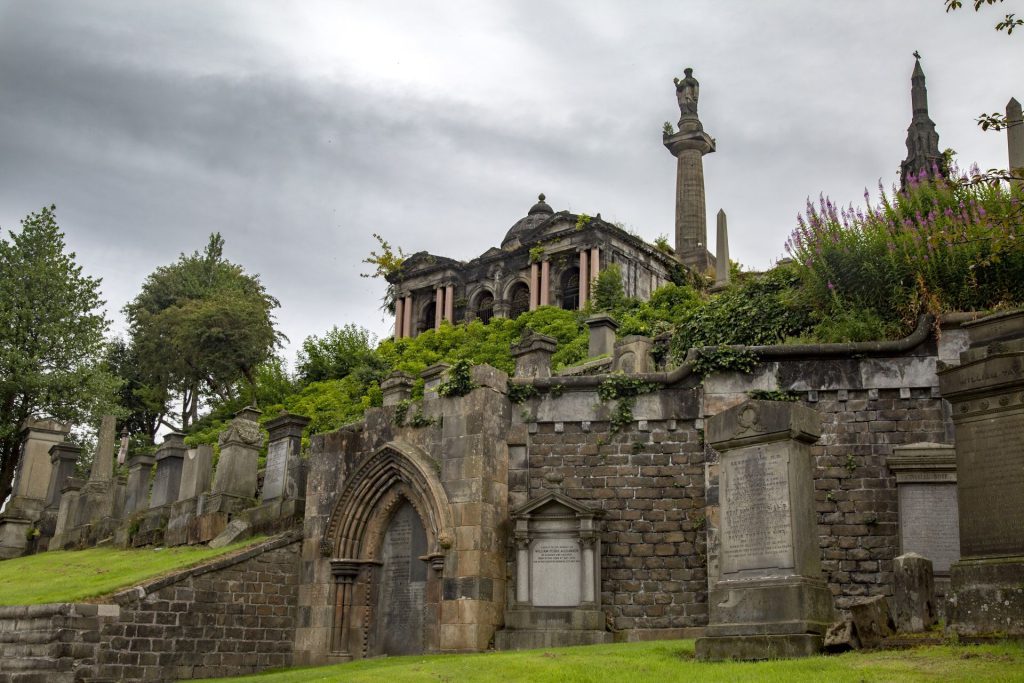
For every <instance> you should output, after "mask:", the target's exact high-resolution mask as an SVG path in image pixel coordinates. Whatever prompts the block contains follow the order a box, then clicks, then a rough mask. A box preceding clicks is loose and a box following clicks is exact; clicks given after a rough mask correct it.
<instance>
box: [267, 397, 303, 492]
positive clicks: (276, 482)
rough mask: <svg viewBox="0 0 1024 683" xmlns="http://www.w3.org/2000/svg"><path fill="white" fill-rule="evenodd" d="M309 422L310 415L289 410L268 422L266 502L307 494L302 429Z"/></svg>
mask: <svg viewBox="0 0 1024 683" xmlns="http://www.w3.org/2000/svg"><path fill="white" fill-rule="evenodd" d="M308 424H309V418H307V417H303V416H301V415H292V414H289V413H282V414H281V415H279V416H278V417H276V418H274V419H273V420H270V421H269V422H267V424H266V428H267V433H268V434H269V435H270V438H269V442H270V445H269V446H268V448H267V465H266V469H265V471H264V475H263V497H262V499H263V502H267V501H271V500H278V499H281V498H290V499H292V500H294V499H296V498H305V497H306V480H305V477H304V476H302V474H303V472H304V471H305V469H304V468H303V467H302V462H301V450H302V432H303V430H305V428H306V425H308Z"/></svg>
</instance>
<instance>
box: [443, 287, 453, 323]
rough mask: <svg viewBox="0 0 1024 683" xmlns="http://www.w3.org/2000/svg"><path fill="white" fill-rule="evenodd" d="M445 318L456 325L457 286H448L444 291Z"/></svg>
mask: <svg viewBox="0 0 1024 683" xmlns="http://www.w3.org/2000/svg"><path fill="white" fill-rule="evenodd" d="M444 318H445V320H447V321H448V322H450V323H452V324H454V323H455V285H448V286H447V287H445V290H444Z"/></svg>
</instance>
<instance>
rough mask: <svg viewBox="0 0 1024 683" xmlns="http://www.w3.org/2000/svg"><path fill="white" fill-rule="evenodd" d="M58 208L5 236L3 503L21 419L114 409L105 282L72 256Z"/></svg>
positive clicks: (73, 418)
mask: <svg viewBox="0 0 1024 683" xmlns="http://www.w3.org/2000/svg"><path fill="white" fill-rule="evenodd" d="M55 210H56V207H54V206H50V207H47V208H43V209H42V210H40V211H38V212H37V213H31V214H29V215H28V216H27V217H26V218H25V219H24V220H22V222H21V227H22V229H21V232H20V233H17V234H16V233H14V232H13V231H11V232H9V233H8V234H9V238H10V241H7V240H5V239H3V238H2V236H0V500H4V499H5V498H7V496H8V495H9V494H10V492H11V484H12V481H13V478H14V471H15V469H16V467H17V465H18V460H19V458H20V457H21V454H20V444H19V442H18V436H19V431H20V429H21V425H22V424H23V422H24V421H25V420H26V419H27V418H28V417H30V416H32V415H40V414H46V415H49V416H51V417H54V418H57V419H58V420H63V421H68V422H79V421H82V420H85V419H88V418H90V417H94V416H96V415H98V414H99V413H100V412H102V411H103V410H106V409H109V408H110V406H111V405H112V400H113V393H114V391H115V390H116V388H117V383H116V381H115V380H114V379H113V378H112V377H111V375H110V374H109V373H107V372H106V371H105V369H104V367H103V364H102V363H101V356H102V351H103V335H104V333H105V331H106V329H107V326H108V321H107V319H106V316H105V314H104V312H103V310H102V306H103V305H104V302H103V301H102V300H101V299H100V290H99V287H100V281H99V279H96V278H92V277H89V276H86V275H83V274H82V268H81V266H78V265H76V264H75V254H74V253H73V252H67V251H66V245H65V243H64V234H63V233H62V232H61V231H60V228H59V227H58V226H57V221H56V219H55V217H54V212H55Z"/></svg>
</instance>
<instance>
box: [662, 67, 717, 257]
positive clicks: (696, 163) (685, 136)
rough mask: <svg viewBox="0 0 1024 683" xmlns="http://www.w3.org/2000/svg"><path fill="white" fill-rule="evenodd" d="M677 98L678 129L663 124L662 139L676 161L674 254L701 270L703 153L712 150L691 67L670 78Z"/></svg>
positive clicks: (704, 247) (704, 253) (705, 240)
mask: <svg viewBox="0 0 1024 683" xmlns="http://www.w3.org/2000/svg"><path fill="white" fill-rule="evenodd" d="M674 82H675V84H676V99H677V100H678V101H679V113H680V116H679V131H678V132H674V133H673V132H671V131H670V130H668V128H670V126H668V125H667V124H666V130H665V135H664V140H663V142H664V143H665V147H667V148H668V151H669V152H671V153H672V156H674V157H675V158H676V159H677V160H678V161H677V170H676V254H677V255H678V256H679V258H680V260H682V262H683V263H685V264H686V265H687V266H690V267H691V268H693V269H694V270H697V271H699V272H703V271H705V270H707V269H708V268H709V267H710V266H711V265H712V263H713V258H712V256H711V254H710V253H709V252H708V249H707V243H708V237H707V209H706V207H705V202H704V161H703V158H704V155H705V154H710V153H711V152H714V151H715V139H714V138H713V137H711V136H710V135H708V134H707V133H705V132H704V126H703V125H701V122H700V119H699V118H697V98H698V96H699V93H700V83H698V82H697V79H696V78H694V77H693V69H689V68H688V69H686V70H685V71H684V78H683V79H682V80H680V79H678V78H676V79H674Z"/></svg>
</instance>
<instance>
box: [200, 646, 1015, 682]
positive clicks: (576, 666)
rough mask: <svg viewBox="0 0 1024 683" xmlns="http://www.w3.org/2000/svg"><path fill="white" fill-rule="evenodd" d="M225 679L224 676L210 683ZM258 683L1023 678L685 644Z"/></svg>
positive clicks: (993, 660) (952, 653) (956, 651)
mask: <svg viewBox="0 0 1024 683" xmlns="http://www.w3.org/2000/svg"><path fill="white" fill-rule="evenodd" d="M217 680H221V681H223V680H225V679H217ZM227 680H231V681H235V682H236V683H237V682H238V681H255V682H258V683H292V682H296V683H297V682H298V681H302V682H303V683H306V682H312V681H346V683H358V682H359V681H367V682H369V681H373V682H377V681H387V683H401V682H402V681H452V683H463V682H464V681H494V682H495V683H498V682H500V683H510V682H512V681H530V682H531V683H533V682H534V681H541V682H543V681H550V682H551V683H555V682H558V683H574V682H575V683H583V682H585V681H594V682H598V683H628V682H631V681H636V682H638V683H639V682H641V681H642V682H644V683H647V682H649V681H650V682H656V683H661V682H662V681H687V682H690V681H700V682H704V681H778V682H780V683H782V682H785V683H790V682H793V681H796V682H800V681H807V682H808V683H810V682H812V681H813V682H814V683H821V682H829V683H831V682H832V681H851V682H852V681H857V682H859V681H886V682H888V681H943V682H945V681H973V682H975V683H981V682H982V681H1024V646H1022V645H1019V644H1009V643H1007V644H999V645H981V646H971V645H962V646H959V645H943V646H931V647H921V648H917V649H913V650H888V651H877V652H851V653H847V654H844V655H838V656H831V657H810V658H807V659H791V660H779V661H771V662H751V663H733V662H727V663H703V662H698V661H696V660H695V659H694V658H693V641H692V640H665V641H656V642H647V643H621V644H615V645H591V646H586V647H568V648H558V649H546V650H527V651H523V652H490V653H484V654H475V655H431V656H419V657H390V658H381V659H371V660H363V661H359V662H352V663H349V664H338V665H334V666H326V667H316V668H304V669H287V670H282V671H277V672H268V673H264V674H261V675H258V676H247V677H241V678H232V679H227Z"/></svg>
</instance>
